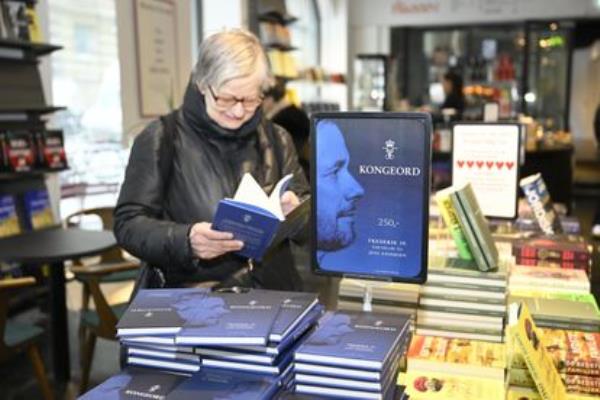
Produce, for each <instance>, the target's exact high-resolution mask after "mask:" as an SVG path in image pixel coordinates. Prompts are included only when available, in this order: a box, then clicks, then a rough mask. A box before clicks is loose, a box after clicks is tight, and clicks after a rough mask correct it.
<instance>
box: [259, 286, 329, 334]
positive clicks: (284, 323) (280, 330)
mask: <svg viewBox="0 0 600 400" xmlns="http://www.w3.org/2000/svg"><path fill="white" fill-rule="evenodd" d="M282 293H283V292H282ZM318 303H319V299H318V297H317V294H315V293H293V292H287V296H286V298H285V299H284V300H283V302H282V303H281V308H280V309H279V314H278V315H277V318H276V319H275V322H274V323H273V329H272V330H271V334H270V335H269V341H271V342H274V343H278V342H280V341H282V340H283V339H284V338H285V337H286V336H287V335H289V334H290V333H291V332H292V331H293V330H294V329H295V328H296V327H297V326H298V325H300V324H301V323H302V322H303V319H304V317H306V316H307V315H308V314H309V313H310V311H311V310H313V309H314V307H316V306H317V304H318Z"/></svg>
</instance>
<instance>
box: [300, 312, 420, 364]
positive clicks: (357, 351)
mask: <svg viewBox="0 0 600 400" xmlns="http://www.w3.org/2000/svg"><path fill="white" fill-rule="evenodd" d="M409 326H410V316H408V315H389V314H375V313H362V312H361V313H358V312H335V313H328V314H326V315H325V316H324V317H323V318H322V319H321V321H320V322H319V326H318V328H317V329H316V330H315V331H314V332H313V333H312V334H311V335H310V337H308V339H306V341H305V342H304V343H303V344H302V345H301V346H300V347H299V348H298V350H297V351H296V354H295V360H296V361H301V362H307V363H316V364H322V365H333V366H344V367H348V368H358V369H366V370H374V371H381V370H383V369H384V368H385V366H386V365H387V363H388V362H389V361H390V360H391V359H392V357H393V355H394V351H395V350H396V349H397V348H398V346H399V344H400V343H401V342H402V340H403V337H404V336H405V335H407V334H408V332H409Z"/></svg>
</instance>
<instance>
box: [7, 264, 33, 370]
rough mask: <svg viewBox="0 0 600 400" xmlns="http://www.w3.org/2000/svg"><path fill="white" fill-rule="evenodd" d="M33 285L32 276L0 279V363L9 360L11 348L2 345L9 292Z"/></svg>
mask: <svg viewBox="0 0 600 400" xmlns="http://www.w3.org/2000/svg"><path fill="white" fill-rule="evenodd" d="M33 284H35V278H34V277H32V276H27V277H23V278H5V279H0V361H3V360H5V359H7V358H9V357H10V356H11V354H12V350H11V348H10V347H8V346H7V345H6V343H4V334H5V332H6V324H7V320H8V300H9V298H10V292H11V291H12V290H14V289H20V288H23V287H26V286H31V285H33Z"/></svg>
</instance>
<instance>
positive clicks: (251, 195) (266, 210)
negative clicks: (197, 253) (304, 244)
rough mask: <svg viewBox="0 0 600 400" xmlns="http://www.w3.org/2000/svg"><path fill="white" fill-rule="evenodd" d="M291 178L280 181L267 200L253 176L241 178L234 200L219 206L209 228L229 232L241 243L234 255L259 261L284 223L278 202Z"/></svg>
mask: <svg viewBox="0 0 600 400" xmlns="http://www.w3.org/2000/svg"><path fill="white" fill-rule="evenodd" d="M292 177H293V175H291V174H289V175H286V176H285V177H283V178H282V179H281V180H280V181H279V182H278V183H277V185H276V186H275V188H274V189H273V192H272V193H271V195H270V196H267V195H266V193H265V192H264V190H263V189H262V188H261V187H260V185H259V184H258V183H257V182H256V180H255V179H254V178H253V177H252V175H250V174H248V173H246V174H244V176H243V177H242V181H241V182H240V185H239V186H238V189H237V190H236V192H235V195H234V197H233V199H223V200H221V201H220V202H219V205H218V207H217V212H216V213H215V217H214V219H213V222H212V228H213V229H215V230H218V231H224V232H231V233H233V236H234V237H235V238H236V239H238V240H241V241H242V242H244V247H243V248H242V249H241V250H240V251H238V252H237V254H239V255H241V256H244V257H248V258H252V259H256V260H260V259H261V258H262V256H263V255H264V253H265V252H266V250H267V248H268V247H269V245H270V244H271V240H272V239H273V237H274V236H275V233H276V232H277V229H278V228H279V225H280V224H281V222H282V221H284V220H285V216H284V215H283V210H282V209H281V201H280V198H281V195H282V194H283V193H284V191H285V190H286V188H287V186H288V184H289V182H290V180H291V179H292Z"/></svg>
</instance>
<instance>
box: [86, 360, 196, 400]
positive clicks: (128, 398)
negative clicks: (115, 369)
mask: <svg viewBox="0 0 600 400" xmlns="http://www.w3.org/2000/svg"><path fill="white" fill-rule="evenodd" d="M188 378H189V376H188V375H179V374H169V373H164V372H159V371H155V370H151V369H145V368H135V367H128V368H127V369H125V370H124V371H122V372H121V373H120V374H118V375H115V376H113V377H111V378H109V379H107V380H106V381H104V382H103V383H101V384H100V385H98V386H96V387H95V388H93V389H92V390H90V391H88V392H87V393H85V394H83V395H82V396H81V397H79V398H78V399H79V400H133V399H143V398H148V399H165V398H167V396H168V395H169V393H170V392H171V391H172V390H173V389H174V388H175V387H176V386H178V385H179V384H181V383H182V382H184V381H185V380H186V379H188ZM168 398H170V397H168Z"/></svg>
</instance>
